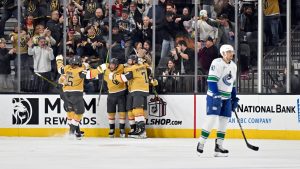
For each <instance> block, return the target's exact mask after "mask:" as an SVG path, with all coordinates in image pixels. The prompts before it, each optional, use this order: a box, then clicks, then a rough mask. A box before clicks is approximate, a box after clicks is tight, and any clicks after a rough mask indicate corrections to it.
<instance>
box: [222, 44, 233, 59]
mask: <svg viewBox="0 0 300 169" xmlns="http://www.w3.org/2000/svg"><path fill="white" fill-rule="evenodd" d="M228 51H232V52H234V49H233V47H232V46H231V45H228V44H225V45H222V46H221V47H220V54H221V55H222V56H223V54H224V53H225V52H228Z"/></svg>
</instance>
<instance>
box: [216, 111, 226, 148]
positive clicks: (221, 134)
mask: <svg viewBox="0 0 300 169" xmlns="http://www.w3.org/2000/svg"><path fill="white" fill-rule="evenodd" d="M227 123H228V117H224V116H220V117H219V126H218V130H217V144H218V145H220V146H222V145H223V141H224V138H225V132H226V127H227Z"/></svg>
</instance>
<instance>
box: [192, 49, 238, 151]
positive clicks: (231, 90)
mask: <svg viewBox="0 0 300 169" xmlns="http://www.w3.org/2000/svg"><path fill="white" fill-rule="evenodd" d="M220 53H221V55H222V58H217V59H214V60H213V62H212V64H211V66H210V69H209V74H208V78H207V83H208V91H207V98H206V101H207V106H206V107H207V110H206V111H207V117H206V118H207V119H206V121H205V123H204V125H203V128H202V132H201V136H200V138H199V142H198V145H197V152H198V154H202V153H203V148H204V144H205V141H206V139H207V138H208V136H209V134H210V131H211V129H212V128H213V125H214V124H215V122H216V121H218V123H219V125H218V128H217V139H216V140H215V156H227V155H228V150H226V149H224V148H223V146H222V145H223V140H224V138H225V131H226V126H227V123H228V120H229V118H230V117H231V112H232V111H234V110H235V109H236V108H237V106H238V101H239V99H238V98H237V97H236V88H235V81H236V73H237V66H236V64H235V63H234V62H233V61H232V59H233V55H234V49H233V47H232V46H231V45H227V44H225V45H222V46H221V48H220Z"/></svg>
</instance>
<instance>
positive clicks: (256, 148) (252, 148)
mask: <svg viewBox="0 0 300 169" xmlns="http://www.w3.org/2000/svg"><path fill="white" fill-rule="evenodd" d="M247 147H248V148H250V149H251V150H254V151H258V150H259V147H256V146H254V145H251V144H247Z"/></svg>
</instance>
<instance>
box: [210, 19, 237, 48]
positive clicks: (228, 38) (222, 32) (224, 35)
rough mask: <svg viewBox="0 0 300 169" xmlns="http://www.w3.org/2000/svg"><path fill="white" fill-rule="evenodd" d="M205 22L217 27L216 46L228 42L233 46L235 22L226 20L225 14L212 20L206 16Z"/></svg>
mask: <svg viewBox="0 0 300 169" xmlns="http://www.w3.org/2000/svg"><path fill="white" fill-rule="evenodd" d="M205 20H206V22H207V23H208V24H209V25H211V26H213V27H216V28H218V39H217V41H216V45H217V46H221V45H223V44H230V45H232V46H234V39H235V35H234V31H235V24H234V23H233V22H230V21H229V20H228V16H227V15H226V14H222V15H220V17H219V20H217V21H216V20H213V19H209V18H206V19H205Z"/></svg>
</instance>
